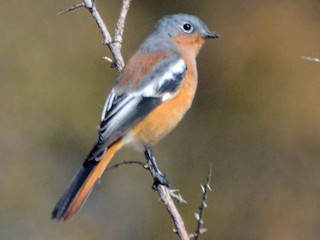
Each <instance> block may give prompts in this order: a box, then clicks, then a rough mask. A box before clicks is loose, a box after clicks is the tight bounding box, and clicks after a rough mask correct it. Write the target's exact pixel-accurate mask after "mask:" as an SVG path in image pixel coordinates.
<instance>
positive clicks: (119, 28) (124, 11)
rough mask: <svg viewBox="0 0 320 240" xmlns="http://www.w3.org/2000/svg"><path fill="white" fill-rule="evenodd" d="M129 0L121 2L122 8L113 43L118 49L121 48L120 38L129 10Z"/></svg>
mask: <svg viewBox="0 0 320 240" xmlns="http://www.w3.org/2000/svg"><path fill="white" fill-rule="evenodd" d="M130 4H131V0H123V3H122V8H121V11H120V17H119V19H118V22H117V25H116V30H115V34H114V42H115V44H120V49H121V46H122V36H123V31H124V24H125V21H126V17H127V14H128V11H129V8H130Z"/></svg>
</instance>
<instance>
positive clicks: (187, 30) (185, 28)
mask: <svg viewBox="0 0 320 240" xmlns="http://www.w3.org/2000/svg"><path fill="white" fill-rule="evenodd" d="M181 29H182V31H184V32H185V33H192V32H193V30H194V27H193V26H192V24H190V23H184V24H183V25H182V26H181Z"/></svg>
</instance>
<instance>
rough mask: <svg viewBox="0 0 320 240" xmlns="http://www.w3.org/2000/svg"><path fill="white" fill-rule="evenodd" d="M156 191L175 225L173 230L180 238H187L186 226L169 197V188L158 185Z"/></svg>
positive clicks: (184, 239)
mask: <svg viewBox="0 0 320 240" xmlns="http://www.w3.org/2000/svg"><path fill="white" fill-rule="evenodd" d="M157 191H158V193H159V196H160V199H161V201H162V202H163V204H164V205H165V207H166V208H167V211H168V212H169V214H170V216H171V218H172V220H173V224H174V226H175V229H174V232H175V233H177V234H178V236H179V238H180V240H189V236H188V233H187V230H186V227H185V226H184V222H183V220H182V217H181V215H180V213H179V211H178V209H177V207H176V205H175V204H174V202H173V200H172V198H171V193H170V190H169V189H168V188H167V187H166V186H163V185H158V186H157Z"/></svg>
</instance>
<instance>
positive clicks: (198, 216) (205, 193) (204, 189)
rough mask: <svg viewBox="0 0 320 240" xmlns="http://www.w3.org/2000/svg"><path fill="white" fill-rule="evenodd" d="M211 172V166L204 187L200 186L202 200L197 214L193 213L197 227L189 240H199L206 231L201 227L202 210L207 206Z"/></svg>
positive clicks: (202, 222)
mask: <svg viewBox="0 0 320 240" xmlns="http://www.w3.org/2000/svg"><path fill="white" fill-rule="evenodd" d="M211 172H212V166H211V167H210V170H209V174H208V177H207V180H206V183H205V185H204V186H203V185H202V184H201V185H200V186H201V190H202V199H201V204H200V207H199V213H195V217H196V220H197V227H196V230H195V232H194V233H191V234H190V235H189V237H190V238H194V239H195V240H199V239H200V235H201V234H203V233H205V232H206V231H207V229H206V228H204V227H203V225H204V220H203V217H204V209H205V208H206V207H207V206H208V205H207V203H206V200H207V198H208V193H209V191H212V190H211V187H210V182H211Z"/></svg>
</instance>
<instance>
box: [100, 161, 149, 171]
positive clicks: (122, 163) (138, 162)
mask: <svg viewBox="0 0 320 240" xmlns="http://www.w3.org/2000/svg"><path fill="white" fill-rule="evenodd" d="M128 164H138V165H140V166H142V167H143V168H144V169H146V164H145V163H144V162H141V161H123V162H120V163H116V164H114V165H112V166H109V167H107V168H106V170H105V172H107V171H109V170H111V169H114V168H118V167H120V166H122V165H128Z"/></svg>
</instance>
